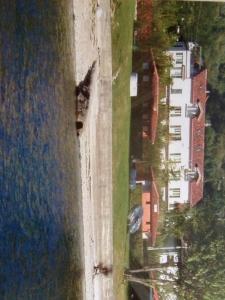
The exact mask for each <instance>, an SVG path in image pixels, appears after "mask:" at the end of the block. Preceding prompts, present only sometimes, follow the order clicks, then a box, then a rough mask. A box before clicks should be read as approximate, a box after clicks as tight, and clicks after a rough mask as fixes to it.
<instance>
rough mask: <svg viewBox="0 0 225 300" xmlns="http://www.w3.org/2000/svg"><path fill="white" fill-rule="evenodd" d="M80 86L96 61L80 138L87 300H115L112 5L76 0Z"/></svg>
mask: <svg viewBox="0 0 225 300" xmlns="http://www.w3.org/2000/svg"><path fill="white" fill-rule="evenodd" d="M73 2H74V30H75V32H74V34H75V45H74V47H75V58H74V60H75V66H76V78H75V80H76V83H79V82H80V81H81V80H83V78H84V76H85V75H86V73H87V71H88V69H89V68H90V66H91V65H92V63H93V62H94V61H96V67H95V71H94V74H93V80H92V85H91V97H90V106H89V111H88V114H87V118H86V122H85V126H84V130H83V132H82V134H81V136H80V152H81V176H82V195H83V199H82V210H83V231H84V264H85V269H84V280H83V281H84V299H103V300H105V299H107V300H110V299H113V280H112V274H109V275H108V276H105V275H103V274H97V275H93V270H94V265H97V264H98V263H100V262H101V263H103V265H107V266H112V264H113V241H112V238H113V232H112V63H111V62H112V58H111V23H110V20H111V16H110V13H111V12H110V0H98V1H94V0H92V1H91V0H83V1H81V0H73Z"/></svg>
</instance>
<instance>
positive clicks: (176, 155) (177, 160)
mask: <svg viewBox="0 0 225 300" xmlns="http://www.w3.org/2000/svg"><path fill="white" fill-rule="evenodd" d="M170 159H171V160H172V161H173V162H175V163H181V153H171V154H170Z"/></svg>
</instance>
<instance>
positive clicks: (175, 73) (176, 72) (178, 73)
mask: <svg viewBox="0 0 225 300" xmlns="http://www.w3.org/2000/svg"><path fill="white" fill-rule="evenodd" d="M171 76H172V78H182V67H175V68H173V69H172V70H171Z"/></svg>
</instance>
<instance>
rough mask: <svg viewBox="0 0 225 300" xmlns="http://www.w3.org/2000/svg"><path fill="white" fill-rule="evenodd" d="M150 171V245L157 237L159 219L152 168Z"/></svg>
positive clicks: (157, 195) (157, 196) (157, 194)
mask: <svg viewBox="0 0 225 300" xmlns="http://www.w3.org/2000/svg"><path fill="white" fill-rule="evenodd" d="M150 172H151V190H150V195H151V197H150V202H151V211H150V224H151V238H150V243H151V245H152V246H154V245H155V242H156V238H157V229H158V221H159V193H158V189H157V186H156V182H155V177H154V173H153V170H152V168H151V169H150Z"/></svg>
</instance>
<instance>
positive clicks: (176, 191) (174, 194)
mask: <svg viewBox="0 0 225 300" xmlns="http://www.w3.org/2000/svg"><path fill="white" fill-rule="evenodd" d="M169 197H170V198H180V188H170V190H169Z"/></svg>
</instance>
